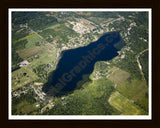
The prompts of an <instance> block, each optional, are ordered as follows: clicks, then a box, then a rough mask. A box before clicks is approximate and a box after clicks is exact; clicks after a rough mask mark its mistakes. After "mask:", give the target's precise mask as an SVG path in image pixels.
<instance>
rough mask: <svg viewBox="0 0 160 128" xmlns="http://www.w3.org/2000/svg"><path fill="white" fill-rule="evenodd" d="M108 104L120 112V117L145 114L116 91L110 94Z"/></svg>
mask: <svg viewBox="0 0 160 128" xmlns="http://www.w3.org/2000/svg"><path fill="white" fill-rule="evenodd" d="M108 101H109V103H110V104H111V105H112V106H113V107H114V108H116V109H117V110H118V111H120V112H121V115H145V114H146V113H145V112H144V111H143V110H142V109H140V108H139V107H138V106H137V105H135V104H134V103H133V102H132V101H130V100H129V99H127V98H126V97H124V96H123V95H122V94H120V93H119V92H118V91H115V92H114V93H112V95H111V96H110V98H109V100H108Z"/></svg>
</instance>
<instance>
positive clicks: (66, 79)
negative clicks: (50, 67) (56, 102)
mask: <svg viewBox="0 0 160 128" xmlns="http://www.w3.org/2000/svg"><path fill="white" fill-rule="evenodd" d="M124 45H125V43H124V41H123V40H122V38H121V37H120V34H119V32H112V33H106V34H104V35H103V36H102V37H100V38H99V39H98V40H97V41H96V42H92V43H90V44H89V45H87V46H84V47H80V48H76V49H71V50H66V51H63V52H62V53H61V59H60V60H59V62H58V65H57V68H56V70H55V71H53V72H52V73H51V74H50V75H49V78H48V82H47V83H46V84H45V85H44V86H43V88H42V90H43V91H44V92H46V93H48V94H50V95H53V96H59V95H65V94H67V93H69V92H72V91H73V90H74V89H75V88H76V87H77V83H78V81H80V80H82V76H83V75H85V74H91V73H92V72H93V69H94V64H95V63H96V62H97V61H107V60H111V59H113V58H114V57H116V56H118V53H117V51H119V50H121V48H122V47H123V46H124Z"/></svg>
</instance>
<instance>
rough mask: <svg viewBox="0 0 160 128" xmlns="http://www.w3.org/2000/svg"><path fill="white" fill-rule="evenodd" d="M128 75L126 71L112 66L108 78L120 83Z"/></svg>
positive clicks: (122, 82)
mask: <svg viewBox="0 0 160 128" xmlns="http://www.w3.org/2000/svg"><path fill="white" fill-rule="evenodd" d="M129 76H130V74H129V73H128V72H126V71H123V70H121V69H119V68H115V67H114V68H113V69H112V74H111V75H110V76H109V77H108V78H109V79H110V80H111V81H113V82H114V83H115V84H119V85H122V84H124V81H125V80H126V79H127V78H128V77H129Z"/></svg>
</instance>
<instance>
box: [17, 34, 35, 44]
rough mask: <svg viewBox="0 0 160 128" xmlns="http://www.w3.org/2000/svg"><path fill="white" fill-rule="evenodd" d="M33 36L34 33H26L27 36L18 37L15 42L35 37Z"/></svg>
mask: <svg viewBox="0 0 160 128" xmlns="http://www.w3.org/2000/svg"><path fill="white" fill-rule="evenodd" d="M35 36H36V34H35V33H33V34H31V35H28V36H25V37H23V38H20V39H19V40H18V41H17V42H19V41H22V40H25V39H29V38H32V37H35Z"/></svg>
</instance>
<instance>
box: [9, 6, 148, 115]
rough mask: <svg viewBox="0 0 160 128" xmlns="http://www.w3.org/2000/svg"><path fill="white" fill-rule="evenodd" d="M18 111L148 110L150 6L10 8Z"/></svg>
mask: <svg viewBox="0 0 160 128" xmlns="http://www.w3.org/2000/svg"><path fill="white" fill-rule="evenodd" d="M10 22H11V29H10V33H11V42H10V46H11V48H10V49H11V52H10V53H11V54H10V55H11V60H10V61H11V65H10V74H11V77H10V78H11V82H10V83H11V85H10V95H11V97H10V104H11V110H10V112H11V115H13V116H21V115H23V116H24V115H26V116H29V115H30V116H31V115H33V116H34V115H38V116H47V115H53V116H55V115H65V116H67V115H82V116H85V115H92V116H93V115H97V116H99V115H103V116H111V115H130V116H133V115H134V116H135V115H149V86H150V85H149V12H148V11H136V10H135V11H89V10H88V11H83V10H82V11H81V10H79V11H67V9H66V11H65V10H63V11H60V10H59V11H54V9H53V11H52V10H50V11H36V10H35V11H27V10H26V11H14V10H12V11H11V20H10Z"/></svg>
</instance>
